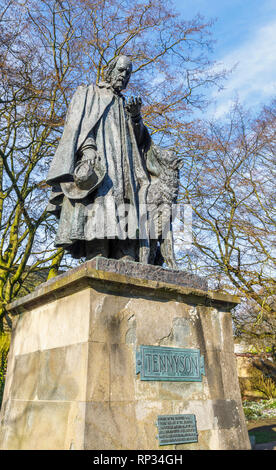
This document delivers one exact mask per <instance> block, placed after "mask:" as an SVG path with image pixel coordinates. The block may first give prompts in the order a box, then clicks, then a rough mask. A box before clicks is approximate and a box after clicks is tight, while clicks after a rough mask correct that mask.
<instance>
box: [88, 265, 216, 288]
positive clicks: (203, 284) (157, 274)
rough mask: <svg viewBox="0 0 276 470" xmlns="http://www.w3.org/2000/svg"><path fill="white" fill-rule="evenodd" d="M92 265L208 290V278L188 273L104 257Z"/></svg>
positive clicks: (100, 268)
mask: <svg viewBox="0 0 276 470" xmlns="http://www.w3.org/2000/svg"><path fill="white" fill-rule="evenodd" d="M90 263H91V267H94V268H95V269H98V270H101V271H108V272H115V273H118V274H123V275H125V276H129V277H137V278H142V279H149V280H152V281H161V282H167V283H170V284H177V285H179V286H187V287H189V286H192V287H194V288H197V289H201V290H205V291H207V290H208V281H207V279H206V278H203V277H200V276H196V275H195V274H190V273H188V272H186V271H181V270H177V269H164V268H162V267H160V266H152V265H149V264H142V263H135V262H131V261H124V260H115V259H107V258H103V257H98V258H95V259H93V260H91V261H90Z"/></svg>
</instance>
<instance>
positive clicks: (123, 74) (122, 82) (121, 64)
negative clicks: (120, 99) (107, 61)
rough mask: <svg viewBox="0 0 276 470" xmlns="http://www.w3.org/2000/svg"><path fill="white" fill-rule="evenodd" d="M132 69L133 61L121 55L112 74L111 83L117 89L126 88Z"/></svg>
mask: <svg viewBox="0 0 276 470" xmlns="http://www.w3.org/2000/svg"><path fill="white" fill-rule="evenodd" d="M131 71H132V64H131V61H130V60H129V59H128V58H127V57H119V59H118V62H117V64H116V65H115V67H114V69H113V71H112V74H111V80H110V82H111V85H112V87H113V88H114V90H116V91H121V90H124V89H125V88H126V86H127V84H128V81H129V79H130V75H131Z"/></svg>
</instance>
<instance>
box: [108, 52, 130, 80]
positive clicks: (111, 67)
mask: <svg viewBox="0 0 276 470" xmlns="http://www.w3.org/2000/svg"><path fill="white" fill-rule="evenodd" d="M120 57H125V58H126V59H128V60H129V62H130V63H131V58H130V57H128V56H127V55H123V54H122V55H118V56H117V57H114V59H112V60H111V61H110V62H109V64H108V65H107V66H106V67H105V69H104V71H103V78H104V80H105V81H106V82H110V80H111V75H112V72H113V70H114V69H115V67H116V64H117V62H118V60H119V59H120ZM131 65H132V64H131Z"/></svg>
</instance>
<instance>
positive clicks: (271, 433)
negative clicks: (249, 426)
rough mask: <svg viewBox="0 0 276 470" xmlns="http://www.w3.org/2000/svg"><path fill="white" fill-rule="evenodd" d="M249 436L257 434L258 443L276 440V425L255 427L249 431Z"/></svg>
mask: <svg viewBox="0 0 276 470" xmlns="http://www.w3.org/2000/svg"><path fill="white" fill-rule="evenodd" d="M248 434H249V436H255V439H256V444H265V443H267V442H273V441H276V426H275V427H274V428H272V429H271V428H270V429H254V430H251V431H249V433H248Z"/></svg>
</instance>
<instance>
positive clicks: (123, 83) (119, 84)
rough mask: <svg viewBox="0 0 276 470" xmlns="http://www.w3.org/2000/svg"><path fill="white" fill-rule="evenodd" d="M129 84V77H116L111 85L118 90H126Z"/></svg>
mask: <svg viewBox="0 0 276 470" xmlns="http://www.w3.org/2000/svg"><path fill="white" fill-rule="evenodd" d="M127 84H128V79H127V80H124V79H122V80H121V79H114V80H112V81H111V86H112V88H114V90H116V91H122V90H124V89H125V88H126V87H127Z"/></svg>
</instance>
